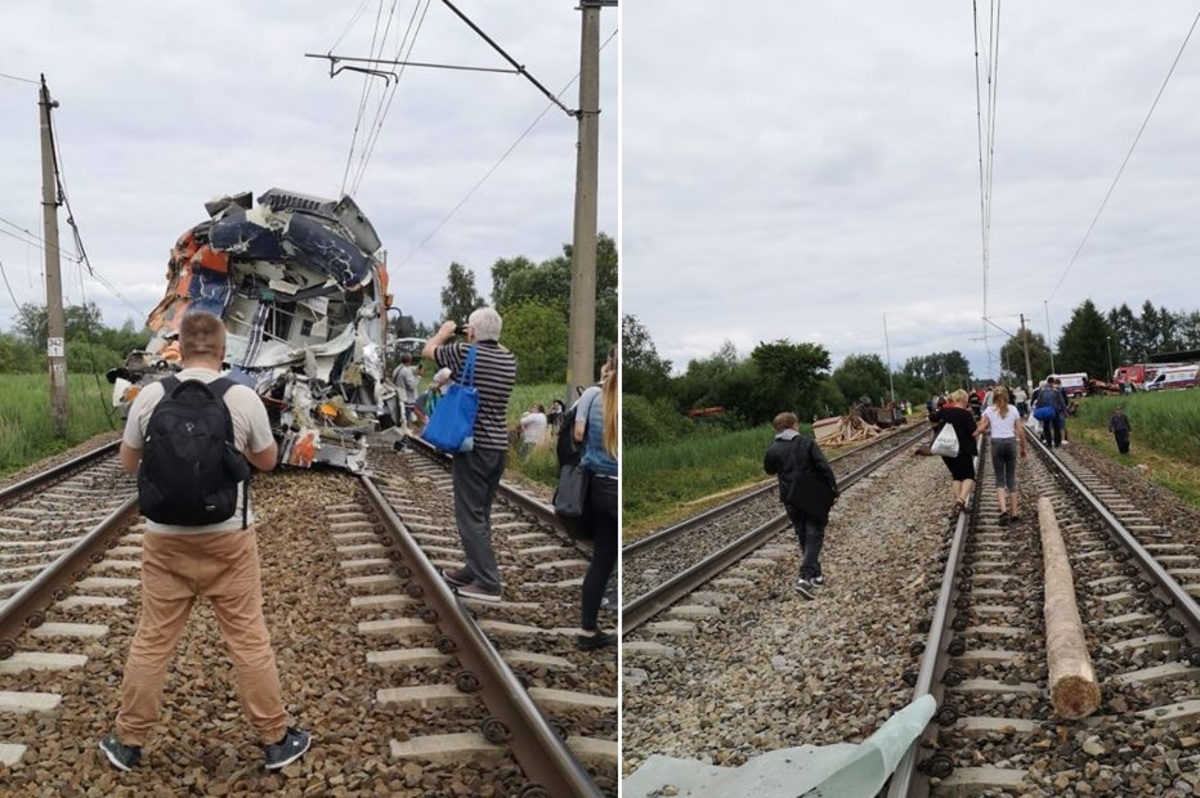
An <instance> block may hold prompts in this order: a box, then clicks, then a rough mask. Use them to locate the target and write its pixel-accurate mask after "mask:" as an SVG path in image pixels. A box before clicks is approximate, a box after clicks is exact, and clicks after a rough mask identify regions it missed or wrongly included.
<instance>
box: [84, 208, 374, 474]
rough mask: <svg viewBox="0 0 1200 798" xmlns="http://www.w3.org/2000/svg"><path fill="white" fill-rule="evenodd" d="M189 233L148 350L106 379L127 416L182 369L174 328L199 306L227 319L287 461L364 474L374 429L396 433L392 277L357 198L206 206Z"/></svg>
mask: <svg viewBox="0 0 1200 798" xmlns="http://www.w3.org/2000/svg"><path fill="white" fill-rule="evenodd" d="M204 207H205V210H207V211H208V214H209V217H210V218H209V219H208V220H207V221H204V222H201V223H200V224H198V225H196V226H195V227H193V228H192V229H191V230H189V231H187V232H186V233H184V234H183V235H182V236H180V238H179V240H178V241H177V242H176V243H175V246H174V247H172V249H171V257H170V260H169V261H168V263H167V291H166V295H165V296H164V297H163V299H162V301H160V302H159V303H158V306H157V307H155V308H154V310H153V311H151V313H150V316H149V318H148V320H147V324H148V326H149V327H150V330H151V333H152V335H151V338H150V342H149V343H148V344H147V346H146V349H145V350H144V351H135V352H132V353H130V354H129V355H128V357H127V358H126V359H125V363H124V365H123V366H122V367H120V368H116V369H113V370H112V371H110V372H109V374H108V378H109V381H110V382H112V383H113V403H114V405H116V406H118V407H120V408H121V409H122V412H123V413H124V412H125V411H126V410H127V409H128V407H129V404H130V403H131V402H132V401H133V398H134V397H135V396H137V392H138V391H139V390H140V388H141V386H143V385H145V384H147V383H149V382H153V381H154V380H158V379H161V378H162V377H165V376H167V375H168V374H171V373H173V372H174V371H177V370H178V369H179V368H180V364H179V346H178V342H177V339H178V332H177V328H178V324H179V321H180V320H181V319H182V318H183V316H184V314H185V313H187V312H188V311H189V310H191V309H202V310H206V311H208V312H210V313H213V314H214V315H216V316H218V317H220V318H221V319H223V320H224V321H225V329H226V331H227V335H228V340H227V346H226V348H227V355H226V364H225V365H226V368H227V369H228V372H227V374H226V376H228V377H230V378H231V379H234V380H236V381H238V382H242V383H244V384H246V385H249V386H251V387H252V388H254V389H255V390H256V391H257V392H258V394H259V396H261V397H262V400H263V403H264V404H265V405H266V407H267V411H268V414H269V415H270V417H271V423H272V425H273V427H274V429H275V432H276V436H277V437H278V438H279V447H280V460H281V462H283V463H287V464H289V465H295V466H311V465H313V464H314V463H328V464H330V465H333V466H338V467H341V468H346V469H348V470H350V471H352V472H355V473H358V472H361V471H362V470H363V469H364V468H365V466H366V447H367V434H368V433H369V432H372V431H374V430H376V429H379V428H380V427H381V426H383V427H386V426H390V425H391V423H392V421H393V418H392V415H391V414H390V413H389V411H388V408H389V406H390V405H391V403H392V400H393V398H394V396H395V388H394V387H393V386H392V385H391V383H390V381H388V380H387V379H386V364H385V362H384V357H385V344H386V334H387V311H388V308H389V306H390V305H391V297H390V295H388V293H387V287H388V285H387V283H388V278H387V269H386V267H385V265H384V264H383V262H382V259H381V255H382V253H381V251H380V247H381V243H380V240H379V237H378V235H377V234H376V233H375V229H374V227H372V225H371V223H370V221H369V220H368V219H367V218H366V216H364V215H363V213H362V211H360V210H359V209H358V206H357V205H355V203H354V200H352V199H351V198H350V197H348V196H346V197H342V198H341V199H340V200H330V199H322V198H319V197H311V196H307V195H304V194H297V193H294V192H289V191H283V190H280V189H274V188H273V189H271V190H269V191H267V192H266V193H265V194H263V195H262V196H260V197H259V198H258V204H257V205H255V204H254V203H253V202H252V201H251V195H250V193H249V192H243V193H241V194H236V195H230V196H225V197H220V198H218V199H215V200H212V201H211V202H207V203H205V206H204Z"/></svg>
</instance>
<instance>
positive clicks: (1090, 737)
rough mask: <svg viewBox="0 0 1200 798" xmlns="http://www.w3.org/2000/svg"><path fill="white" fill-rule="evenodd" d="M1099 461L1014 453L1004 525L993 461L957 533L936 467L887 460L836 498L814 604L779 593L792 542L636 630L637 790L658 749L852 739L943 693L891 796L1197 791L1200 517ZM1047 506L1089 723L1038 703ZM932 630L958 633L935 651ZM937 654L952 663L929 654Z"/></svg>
mask: <svg viewBox="0 0 1200 798" xmlns="http://www.w3.org/2000/svg"><path fill="white" fill-rule="evenodd" d="M1087 454H1089V453H1088V452H1086V451H1080V450H1078V449H1076V447H1075V446H1071V447H1068V448H1064V449H1060V450H1057V451H1056V453H1054V454H1044V455H1042V456H1039V457H1037V458H1035V457H1030V458H1028V459H1027V461H1025V462H1024V464H1023V465H1022V466H1021V469H1020V478H1021V480H1022V483H1021V484H1022V502H1023V506H1022V515H1023V519H1022V522H1021V524H1020V525H1019V526H1017V527H1001V526H999V524H998V523H997V517H998V512H999V508H998V507H997V506H996V499H995V490H994V488H993V487H992V484H993V483H992V480H991V476H990V465H988V464H987V463H986V460H985V465H984V467H983V469H982V473H981V476H980V481H979V486H978V487H977V491H976V495H975V498H974V500H973V502H972V508H971V514H970V515H969V516H967V515H957V516H955V517H954V519H953V520H952V521H948V520H947V519H948V517H949V514H948V511H949V509H950V498H949V495H950V494H949V489H948V480H947V475H946V472H945V468H944V466H943V465H942V463H941V461H940V459H938V458H903V459H898V460H893V461H891V462H890V463H889V464H886V465H884V466H883V467H881V469H880V470H879V471H878V472H877V473H876V475H875V476H873V477H870V478H868V479H867V480H866V481H865V482H863V483H860V484H859V485H857V486H855V487H853V488H851V489H849V490H847V491H846V492H845V493H843V496H842V500H841V501H840V502H839V503H838V507H837V508H836V510H835V513H834V515H833V517H832V518H831V523H830V527H829V530H828V531H827V535H826V547H825V555H823V557H822V559H823V561H824V563H825V570H826V574H827V576H828V578H829V582H828V585H827V586H826V587H824V588H822V589H820V590H819V591H818V594H817V598H816V599H815V600H814V601H804V600H802V599H799V598H798V597H796V596H795V595H794V592H793V591H791V590H790V589H789V588H790V582H791V581H792V580H793V579H794V576H793V575H792V574H791V571H792V564H793V563H795V562H796V559H797V554H796V552H795V545H794V544H792V543H791V542H790V541H788V543H787V545H785V546H780V547H774V546H767V547H766V548H765V549H761V550H760V553H756V554H755V555H754V556H753V557H750V558H746V559H743V560H742V561H741V563H740V564H739V565H738V566H736V567H735V568H733V569H732V570H730V571H728V572H727V573H725V574H722V576H721V577H720V578H718V579H717V580H714V581H713V582H712V583H711V584H712V585H713V587H708V588H705V589H704V590H702V591H700V592H698V593H693V594H692V596H693V598H692V600H689V601H688V602H686V603H685V604H682V605H676V606H674V607H672V608H671V610H670V611H669V612H668V613H667V615H666V616H665V617H666V618H668V619H671V620H674V621H675V623H674V624H672V625H671V627H669V628H668V626H666V625H665V624H664V625H663V626H662V627H661V628H659V627H657V625H656V624H646V625H644V626H642V627H641V628H639V629H637V630H635V631H634V632H633V633H632V634H628V635H627V638H626V646H625V649H626V654H625V682H624V707H623V717H624V724H623V734H624V741H625V742H624V755H625V759H624V760H623V773H624V774H625V775H626V776H627V777H629V779H628V781H627V787H630V786H631V785H632V784H634V783H636V785H637V787H638V788H639V789H640V788H645V787H646V786H647V784H646V781H645V780H642V779H638V778H633V776H634V775H635V771H637V770H638V769H639V768H640V766H642V765H644V764H646V763H647V762H648V760H650V759H651V758H652V757H654V756H656V755H657V756H668V757H674V758H678V759H679V760H681V761H682V762H683V763H685V764H684V765H683V766H682V767H681V769H678V770H676V771H675V772H676V773H686V772H688V770H689V769H690V770H692V771H696V770H698V769H702V768H709V767H711V766H714V765H719V766H722V767H723V768H726V769H733V768H737V767H740V766H742V765H744V764H745V763H747V762H749V761H750V760H752V759H754V758H756V757H758V756H759V755H761V754H763V753H766V752H769V751H775V750H778V749H784V748H791V747H794V746H799V745H802V744H811V745H833V744H841V743H857V742H861V741H862V740H864V739H866V737H867V736H869V735H870V734H871V733H873V732H874V731H875V730H876V729H878V727H879V726H880V725H881V724H882V723H883V722H884V721H885V720H886V719H887V718H888V717H891V715H893V714H894V713H895V712H896V711H898V710H899V709H900V708H902V707H904V706H906V705H907V704H908V703H909V702H911V701H912V700H913V699H914V697H915V695H920V694H922V692H923V690H922V688H921V686H920V685H921V684H922V683H924V684H926V685H928V687H927V689H926V690H924V691H926V692H933V693H934V694H935V695H936V696H938V697H939V698H940V700H941V704H940V707H939V709H940V710H941V711H939V713H938V715H937V716H936V718H935V720H936V721H940V722H935V723H934V724H932V725H931V727H930V728H929V729H927V730H926V732H925V734H924V735H923V736H922V738H921V741H920V744H919V745H917V746H914V748H913V750H912V752H911V755H910V757H909V758H908V761H907V762H906V763H903V764H902V766H901V769H900V771H898V774H897V777H896V778H894V779H893V780H892V782H891V783H890V784H889V785H888V787H887V788H886V790H885V792H883V793H881V794H883V795H889V796H908V795H935V796H991V797H992V798H995V797H996V796H1012V797H1013V798H1016V796H1023V797H1024V798H1035V797H1036V798H1043V797H1045V798H1049V797H1050V796H1055V797H1056V798H1057V797H1058V796H1070V795H1075V796H1083V795H1089V796H1113V798H1116V796H1141V795H1147V796H1150V795H1154V796H1184V795H1191V794H1194V792H1195V789H1196V788H1197V786H1198V782H1200V780H1198V779H1197V776H1196V773H1197V769H1198V767H1200V756H1198V751H1200V739H1198V738H1200V735H1197V734H1196V729H1197V728H1198V727H1200V721H1198V714H1197V713H1198V712H1200V708H1198V707H1197V704H1196V703H1195V701H1196V698H1197V683H1196V679H1197V677H1198V676H1200V672H1198V667H1197V665H1195V664H1194V661H1195V659H1196V658H1197V652H1196V637H1195V636H1194V634H1193V631H1192V628H1193V627H1192V622H1191V621H1189V620H1187V618H1186V616H1187V614H1188V613H1187V611H1186V608H1185V605H1186V604H1187V603H1189V601H1190V602H1192V603H1194V599H1185V598H1183V597H1182V594H1187V595H1193V596H1194V595H1197V594H1200V570H1198V569H1200V564H1198V563H1197V562H1196V559H1195V556H1194V552H1200V523H1197V515H1196V514H1195V513H1193V512H1188V511H1185V510H1176V509H1174V507H1173V506H1172V505H1171V504H1170V503H1169V502H1167V501H1165V500H1163V499H1162V497H1156V499H1155V500H1154V501H1147V499H1146V498H1145V489H1144V487H1143V486H1142V482H1141V481H1140V479H1139V478H1138V477H1137V476H1136V474H1135V473H1130V472H1128V471H1127V470H1125V469H1121V468H1118V467H1108V468H1100V469H1097V468H1095V467H1091V465H1092V463H1091V461H1093V460H1101V461H1102V458H1100V457H1085V456H1084V455H1087ZM1058 464H1063V465H1066V466H1068V467H1069V469H1070V475H1068V474H1065V473H1060V472H1058V471H1057V470H1056V469H1057V465H1058ZM1101 464H1103V463H1101ZM1076 483H1078V485H1079V486H1083V485H1087V486H1088V487H1089V489H1090V491H1091V492H1092V493H1094V494H1098V495H1099V497H1100V499H1101V501H1102V504H1103V507H1104V509H1101V510H1098V509H1092V506H1091V503H1090V502H1089V501H1088V500H1085V499H1084V498H1082V496H1081V494H1080V493H1079V491H1078V488H1077V485H1076ZM1039 496H1044V497H1046V498H1047V500H1048V501H1049V502H1050V504H1051V506H1052V507H1053V508H1054V511H1055V515H1056V516H1057V519H1058V524H1059V525H1060V527H1061V528H1062V530H1063V533H1064V536H1065V537H1066V540H1067V547H1068V551H1069V552H1070V559H1071V562H1072V566H1073V568H1074V571H1075V587H1076V593H1077V595H1078V597H1079V606H1080V612H1081V617H1082V620H1083V623H1084V627H1085V629H1086V637H1087V643H1088V648H1089V651H1090V652H1091V656H1092V659H1093V662H1094V663H1095V667H1096V672H1097V675H1098V677H1099V678H1100V682H1101V690H1102V704H1101V707H1100V709H1099V711H1098V712H1097V713H1095V715H1094V716H1092V717H1090V718H1086V719H1084V720H1079V721H1067V720H1063V719H1061V718H1057V717H1055V715H1054V713H1053V711H1052V707H1051V705H1050V702H1049V697H1048V694H1047V690H1048V685H1047V664H1046V659H1045V657H1046V655H1045V641H1044V631H1043V625H1044V622H1043V620H1042V605H1041V601H1042V597H1043V594H1042V591H1041V581H1042V574H1041V568H1042V563H1041V550H1040V541H1039V537H1038V532H1037V529H1038V526H1037V520H1036V518H1037V512H1036V511H1037V499H1038V497H1039ZM1118 528H1121V529H1123V530H1124V532H1125V533H1127V534H1128V535H1130V536H1132V537H1134V538H1136V539H1137V540H1138V541H1139V545H1140V548H1141V552H1138V551H1137V550H1136V549H1133V550H1129V549H1127V548H1126V547H1125V545H1124V543H1123V542H1122V540H1121V538H1122V534H1123V533H1121V532H1118V531H1115V530H1116V529H1118ZM1143 560H1144V561H1145V563H1147V564H1148V563H1150V561H1151V560H1153V561H1154V562H1157V564H1158V565H1157V568H1158V570H1160V571H1161V572H1162V573H1163V574H1165V575H1166V576H1167V577H1169V578H1170V580H1171V581H1173V582H1174V583H1175V585H1176V587H1171V581H1163V582H1162V583H1161V584H1160V582H1159V580H1158V577H1156V576H1154V575H1153V574H1152V570H1153V566H1152V567H1151V568H1147V567H1146V565H1144V564H1143V562H1142V561H1143ZM956 563H957V565H958V566H964V567H965V568H966V570H959V569H957V568H955V564H956ZM948 573H949V574H950V575H951V578H950V579H949V580H948V581H947V580H946V579H945V577H946V576H947V574H948ZM1180 591H1182V593H1181V592H1180ZM938 608H941V609H942V610H943V613H942V617H940V618H939V613H938V612H937V610H938ZM689 625H690V627H691V628H686V627H687V626H689ZM942 626H944V627H945V629H946V632H947V633H946V636H945V637H943V638H941V640H940V641H939V642H932V641H931V639H930V638H931V635H932V634H933V632H932V631H931V630H934V629H936V628H939V627H942ZM927 649H930V650H933V651H936V652H939V655H940V656H939V657H934V658H931V659H926V658H925V657H924V654H925V652H926V650H927ZM927 670H928V671H929V672H930V673H929V674H926V673H925V672H926V671H927ZM947 673H949V674H950V675H949V678H946V674H947ZM914 684H915V685H917V686H915V687H914ZM652 708H655V709H652ZM686 763H692V764H690V765H688V764H686ZM906 769H907V770H908V771H909V775H908V776H902V775H901V774H902V773H903V772H904V771H905V770H906ZM647 772H649V771H647ZM706 772H707V771H706ZM636 775H637V776H643V775H645V774H643V773H637V774H636ZM656 775H657V774H656ZM670 786H672V785H671V784H670V783H669V780H667V779H665V778H664V780H662V781H660V782H654V787H655V788H656V789H665V788H667V787H670ZM675 788H676V789H678V786H676V787H675ZM626 794H628V795H630V796H635V797H636V798H642V796H644V795H650V794H653V793H652V791H650V790H646V791H636V792H635V791H632V790H627V792H626Z"/></svg>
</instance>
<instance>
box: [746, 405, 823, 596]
mask: <svg viewBox="0 0 1200 798" xmlns="http://www.w3.org/2000/svg"><path fill="white" fill-rule="evenodd" d="M796 425H797V419H796V414H795V413H786V412H785V413H780V414H779V415H777V416H775V421H774V427H775V439H774V441H772V443H771V446H770V447H769V448H768V449H767V452H766V454H765V455H763V470H764V471H766V472H767V473H768V474H772V475H774V476H776V477H778V479H779V499H780V501H782V502H783V508H784V510H785V511H786V512H787V516H788V520H790V521H791V522H792V527H793V528H794V529H795V530H796V538H797V540H798V542H799V544H800V552H801V554H802V555H803V556H802V558H801V563H800V578H799V579H798V580H797V581H796V590H797V591H798V592H799V593H800V595H801V596H803V597H804V598H806V599H812V598H815V597H816V588H818V587H820V586H821V585H823V584H825V576H824V574H823V573H822V572H821V546H822V545H823V544H824V542H825V526H826V525H827V524H828V523H829V510H830V508H832V507H833V505H834V504H835V503H836V502H837V500H838V487H837V478H836V477H835V476H834V474H833V469H832V468H831V467H830V466H829V461H828V460H826V459H825V455H824V454H822V453H821V447H820V446H818V445H817V442H816V441H815V440H813V439H812V438H809V437H808V436H806V435H802V434H800V430H799V429H797V426H796Z"/></svg>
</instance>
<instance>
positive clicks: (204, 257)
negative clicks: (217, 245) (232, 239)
mask: <svg viewBox="0 0 1200 798" xmlns="http://www.w3.org/2000/svg"><path fill="white" fill-rule="evenodd" d="M190 263H191V265H192V269H195V268H196V267H197V266H201V267H203V268H205V269H208V270H209V271H211V272H217V273H219V274H228V273H229V254H228V253H226V252H217V251H216V250H215V249H213V248H212V247H210V246H209V245H208V244H205V245H204V246H202V247H200V249H198V250H196V254H194V255H192V257H191V260H190Z"/></svg>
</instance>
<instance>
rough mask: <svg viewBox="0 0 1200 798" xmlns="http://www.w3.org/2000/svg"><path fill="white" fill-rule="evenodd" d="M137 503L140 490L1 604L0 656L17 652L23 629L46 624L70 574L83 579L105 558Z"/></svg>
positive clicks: (62, 597) (60, 597)
mask: <svg viewBox="0 0 1200 798" xmlns="http://www.w3.org/2000/svg"><path fill="white" fill-rule="evenodd" d="M137 506H138V502H137V494H136V493H134V494H132V495H130V497H129V498H128V499H126V500H125V502H124V503H123V504H122V505H121V506H120V507H118V508H117V509H116V510H113V511H112V512H111V513H109V515H108V516H107V517H106V518H105V519H104V520H103V521H101V522H100V523H99V524H98V525H97V526H96V527H95V528H94V529H92V531H90V532H88V533H87V534H86V535H84V537H83V538H81V539H80V540H79V541H78V542H76V543H75V545H74V546H72V547H71V548H69V549H67V550H66V551H64V552H63V553H62V554H61V555H59V557H58V558H57V559H56V560H55V561H54V562H52V563H50V565H48V566H47V567H46V568H44V569H43V570H42V571H41V572H39V573H38V575H37V576H35V577H34V578H33V579H32V580H31V581H29V582H28V583H27V584H26V585H25V586H24V587H22V588H21V589H20V590H18V591H17V592H16V593H14V594H13V595H12V596H11V597H10V598H9V599H8V600H7V601H5V602H4V603H3V604H0V659H8V658H9V657H11V656H12V655H13V654H15V653H16V639H17V637H18V636H19V635H20V634H21V632H22V631H24V630H25V629H26V628H30V629H33V628H36V627H38V626H41V625H42V623H43V621H44V620H45V617H44V614H45V608H46V607H49V606H50V605H51V604H52V603H54V602H55V601H60V600H61V599H64V598H66V595H67V591H66V587H65V583H66V581H67V579H68V577H73V578H74V579H75V580H76V581H80V580H82V579H83V578H84V576H86V574H87V568H88V566H89V565H90V564H92V563H97V562H100V560H102V559H103V558H104V555H103V554H102V553H101V552H102V551H103V549H105V548H107V547H108V544H109V542H110V541H111V540H113V539H115V536H114V533H115V532H116V531H117V529H118V528H119V527H121V526H123V525H124V524H125V523H126V521H128V520H129V517H130V516H132V515H134V514H136V512H137Z"/></svg>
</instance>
